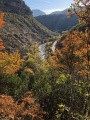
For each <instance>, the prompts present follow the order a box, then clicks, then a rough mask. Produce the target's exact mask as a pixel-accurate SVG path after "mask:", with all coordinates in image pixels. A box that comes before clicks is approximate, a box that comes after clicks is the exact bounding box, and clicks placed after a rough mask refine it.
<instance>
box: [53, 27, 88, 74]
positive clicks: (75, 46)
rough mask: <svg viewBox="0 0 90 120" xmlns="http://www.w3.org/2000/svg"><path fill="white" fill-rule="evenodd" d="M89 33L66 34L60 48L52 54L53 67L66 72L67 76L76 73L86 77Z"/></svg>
mask: <svg viewBox="0 0 90 120" xmlns="http://www.w3.org/2000/svg"><path fill="white" fill-rule="evenodd" d="M89 40H90V33H89V31H88V29H86V30H85V32H79V31H78V30H77V31H74V32H73V33H72V34H71V33H68V34H67V35H66V38H65V40H63V41H62V42H61V43H62V46H63V47H62V48H61V49H60V50H58V49H56V53H53V60H52V63H53V66H54V68H55V67H56V68H59V69H63V70H65V71H67V72H68V73H69V74H71V73H73V72H75V71H78V73H81V74H83V75H84V76H86V75H87V74H88V71H90V60H89V59H90V58H89V57H90V42H89Z"/></svg>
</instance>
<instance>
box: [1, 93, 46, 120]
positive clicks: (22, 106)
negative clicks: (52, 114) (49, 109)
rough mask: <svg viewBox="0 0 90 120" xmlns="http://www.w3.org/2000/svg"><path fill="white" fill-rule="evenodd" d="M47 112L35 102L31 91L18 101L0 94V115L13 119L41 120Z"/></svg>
mask: <svg viewBox="0 0 90 120" xmlns="http://www.w3.org/2000/svg"><path fill="white" fill-rule="evenodd" d="M45 114H47V113H46V112H44V111H43V110H42V109H40V105H39V104H37V103H36V102H35V99H34V98H33V96H32V94H31V92H27V93H25V95H24V98H23V99H22V100H21V102H20V103H17V102H15V101H14V99H13V98H12V97H11V96H7V95H0V116H1V117H2V118H6V119H13V120H14V119H15V120H43V115H45Z"/></svg>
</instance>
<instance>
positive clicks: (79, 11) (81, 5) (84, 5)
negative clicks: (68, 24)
mask: <svg viewBox="0 0 90 120" xmlns="http://www.w3.org/2000/svg"><path fill="white" fill-rule="evenodd" d="M67 13H69V14H71V15H76V16H77V17H78V18H79V22H81V23H86V24H90V0H74V4H72V7H71V10H68V12H67Z"/></svg>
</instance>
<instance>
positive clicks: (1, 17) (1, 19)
mask: <svg viewBox="0 0 90 120" xmlns="http://www.w3.org/2000/svg"><path fill="white" fill-rule="evenodd" d="M3 17H4V13H1V15H0V27H3V26H4V21H3Z"/></svg>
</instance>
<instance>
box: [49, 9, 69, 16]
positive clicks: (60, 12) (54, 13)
mask: <svg viewBox="0 0 90 120" xmlns="http://www.w3.org/2000/svg"><path fill="white" fill-rule="evenodd" d="M67 11H68V8H67V9H65V10H62V11H55V12H52V13H51V14H50V15H58V14H66V12H67Z"/></svg>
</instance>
